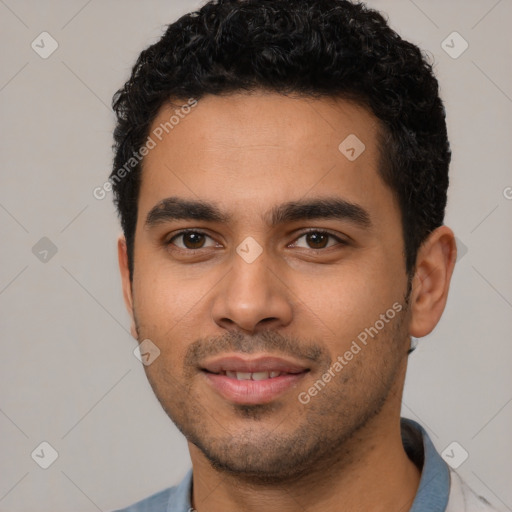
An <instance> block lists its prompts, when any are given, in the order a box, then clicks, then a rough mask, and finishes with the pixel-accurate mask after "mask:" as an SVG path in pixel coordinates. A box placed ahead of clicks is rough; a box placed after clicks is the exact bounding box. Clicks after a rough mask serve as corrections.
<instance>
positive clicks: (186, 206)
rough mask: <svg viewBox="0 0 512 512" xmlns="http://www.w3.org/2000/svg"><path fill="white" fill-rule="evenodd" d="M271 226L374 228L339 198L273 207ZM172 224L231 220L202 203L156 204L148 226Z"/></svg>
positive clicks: (268, 220)
mask: <svg viewBox="0 0 512 512" xmlns="http://www.w3.org/2000/svg"><path fill="white" fill-rule="evenodd" d="M263 218H264V220H265V221H266V223H267V224H268V225H270V226H277V225H279V224H285V223H287V222H293V221H298V220H311V219H337V220H344V221H349V222H351V223H353V224H355V225H356V226H358V227H361V228H365V229H369V228H371V227H372V222H371V218H370V214H369V213H368V211H367V210H365V209H364V208H363V207H362V206H360V205H358V204H355V203H352V202H350V201H347V200H345V199H341V198H339V197H326V198H317V199H315V198H313V199H309V200H298V201H289V202H287V203H283V204H280V205H277V206H274V207H273V208H272V209H271V210H270V212H268V213H267V214H265V215H264V217H263ZM173 220H200V221H204V222H219V223H223V224H227V223H229V222H230V221H231V220H232V216H231V215H230V214H228V213H225V212H222V211H221V210H220V209H219V208H218V206H216V205H215V204H213V203H208V202H206V201H202V200H190V199H182V198H179V197H167V198H165V199H163V200H162V201H160V202H159V203H158V204H156V205H155V206H154V207H153V208H152V209H151V210H150V211H149V213H148V214H147V216H146V222H145V226H146V228H151V227H153V226H156V225H158V224H161V223H164V222H170V221H173Z"/></svg>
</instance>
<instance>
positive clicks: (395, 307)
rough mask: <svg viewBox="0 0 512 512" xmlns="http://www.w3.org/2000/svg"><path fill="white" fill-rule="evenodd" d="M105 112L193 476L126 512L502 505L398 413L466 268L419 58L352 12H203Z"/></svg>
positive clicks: (434, 94) (149, 359) (437, 113)
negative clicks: (456, 274) (410, 371)
mask: <svg viewBox="0 0 512 512" xmlns="http://www.w3.org/2000/svg"><path fill="white" fill-rule="evenodd" d="M114 108H115V111H116V114H117V118H118V122H117V127H116V130H115V150H116V155H115V161H114V169H113V171H112V174H111V177H110V181H111V182H112V185H113V189H114V194H115V201H116V205H117V208H118V211H119V215H120V218H121V223H122V227H123V233H124V235H123V236H121V237H120V238H119V241H118V249H119V264H120V268H121V274H122V282H123V291H124V298H125V302H126V305H127V308H128V311H129V313H130V315H131V317H132V320H133V321H132V326H131V330H132V334H133V336H134V337H135V338H136V339H137V340H138V341H139V343H140V348H141V353H143V361H144V364H145V371H146V374H147V377H148V379H149V382H150V383H151V386H152V388H153V390H154V392H155V394H156V396H157V398H158V400H159V401H160V403H161V404H162V407H163V408H164V410H165V411H166V413H167V414H168V415H169V417H170V418H171V419H172V420H173V421H174V423H175V424H176V425H177V426H178V428H179V429H180V431H181V432H182V433H183V434H184V435H185V436H186V438H187V440H188V445H189V449H190V456H191V460H192V466H193V467H192V469H191V470H190V471H189V473H188V474H187V476H186V478H185V479H184V480H183V482H182V483H181V484H180V485H179V486H177V487H172V488H169V489H166V490H163V491H161V492H159V493H158V494H156V495H154V496H151V497H149V498H146V499H144V500H142V501H141V502H139V503H137V504H135V505H133V506H131V507H128V508H126V509H124V510H125V511H143V510H144V511H150V510H151V511H157V510H162V511H163V510H166V511H175V512H178V511H179V512H181V511H188V510H191V509H194V510H197V511H199V512H203V511H208V512H217V511H222V512H230V511H240V510H243V511H244V512H249V511H256V510H258V511H260V510H265V511H274V510H275V511H277V510H279V511H280V512H283V511H302V510H323V511H325V512H329V511H340V510H346V511H367V510H371V511H374V512H377V511H396V512H398V511H407V510H410V511H413V512H420V511H428V512H437V511H453V512H455V511H456V512H461V511H476V510H492V509H491V507H490V506H489V504H488V503H487V502H486V501H485V500H484V499H483V498H479V497H477V496H476V495H475V494H474V493H473V492H472V491H471V490H469V489H468V488H467V486H466V485H465V484H464V483H463V482H462V481H461V480H460V479H459V477H458V476H457V474H456V473H455V472H453V471H452V470H451V469H449V467H448V466H447V465H446V464H445V462H444V461H443V460H442V458H441V457H440V455H439V454H438V453H437V452H436V450H435V448H434V447H433V445H432V443H431V441H430V439H429V437H428V435H427V433H426V432H425V430H424V429H423V428H422V427H421V426H420V425H419V424H417V423H415V422H413V421H411V420H405V419H402V420H401V419H400V405H401V397H402V391H403V385H404V380H405V374H406V367H407V357H408V354H409V352H410V351H411V350H412V348H411V337H416V338H419V337H422V336H425V335H427V334H428V333H430V332H431V331H432V329H434V327H435V325H436V324H437V323H438V321H439V319H440V317H441V315H442V312H443V310H444V307H445V304H446V300H447V295H448V289H449V284H450V279H451V276H452V272H453V268H454V264H455V259H456V245H455V241H454V235H453V232H452V231H451V230H450V229H449V228H448V227H447V226H445V225H443V219H444V210H445V205H446V193H447V187H448V166H449V162H450V149H449V144H448V140H447V134H446V124H445V115H444V108H443V104H442V102H441V100H440V98H439V95H438V85H437V81H436V79H435V77H434V76H433V74H432V69H431V66H430V65H429V64H428V63H427V62H426V61H425V59H424V58H423V56H422V54H421V52H420V50H419V49H418V48H417V47H415V46H414V45H412V44H410V43H408V42H406V41H403V40H402V39H401V38H400V37H399V36H398V35H397V34H396V33H395V32H394V31H392V30H391V29H390V28H389V27H388V26H387V24H386V22H385V20H384V19H383V17H382V16H381V15H380V14H379V13H377V12H375V11H373V10H369V9H367V8H366V7H364V6H363V5H359V4H353V3H350V2H348V1H345V0H320V1H316V0H306V1H304V0H300V1H299V0H291V1H290V0H275V1H265V0H220V1H213V2H209V3H207V4H206V5H205V6H204V7H202V8H201V9H200V11H198V12H195V13H191V14H188V15H186V16H183V17H182V18H181V19H180V20H178V21H177V22H176V23H174V24H172V25H170V26H169V28H168V30H167V32H166V33H165V34H164V36H163V37H162V38H161V40H160V41H158V42H157V43H156V44H154V45H153V46H151V47H149V48H148V49H146V50H145V51H143V52H142V53H141V55H140V57H139V59H138V61H137V63H136V65H135V67H134V69H133V71H132V75H131V78H130V80H129V81H128V82H127V83H126V84H125V86H124V87H123V88H122V89H121V90H120V91H119V92H118V93H117V95H116V97H115V99H114ZM148 428H149V427H148Z"/></svg>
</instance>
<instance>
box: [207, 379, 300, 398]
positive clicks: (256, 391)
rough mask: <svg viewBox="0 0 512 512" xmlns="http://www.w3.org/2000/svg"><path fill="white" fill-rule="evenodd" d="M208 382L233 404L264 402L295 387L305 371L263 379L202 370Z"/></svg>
mask: <svg viewBox="0 0 512 512" xmlns="http://www.w3.org/2000/svg"><path fill="white" fill-rule="evenodd" d="M203 373H204V375H205V376H206V378H207V380H208V382H209V383H210V384H211V385H212V386H213V388H214V389H215V390H216V391H217V392H218V393H219V394H220V395H221V396H222V397H224V398H225V399H226V400H229V401H230V402H233V403H235V404H246V405H251V404H265V403H269V402H271V401H272V400H274V399H276V398H277V397H278V396H279V395H281V394H282V393H284V392H285V391H287V390H288V389H290V388H292V387H295V386H296V385H297V384H298V383H299V382H300V380H301V379H302V378H303V377H304V375H306V372H302V373H294V374H291V373H289V374H286V375H279V377H273V378H272V379H270V378H269V379H264V380H238V379H234V378H231V377H228V376H226V375H219V374H216V373H208V372H203Z"/></svg>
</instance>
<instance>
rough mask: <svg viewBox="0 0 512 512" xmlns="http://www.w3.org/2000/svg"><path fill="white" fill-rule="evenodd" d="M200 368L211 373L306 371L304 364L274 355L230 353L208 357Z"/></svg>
mask: <svg viewBox="0 0 512 512" xmlns="http://www.w3.org/2000/svg"><path fill="white" fill-rule="evenodd" d="M201 369H203V370H207V371H209V372H211V373H222V372H225V371H230V372H247V373H256V372H271V371H274V372H281V373H302V372H304V371H308V370H309V368H307V367H306V366H304V365H301V364H300V363H297V362H295V361H292V360H290V359H284V358H282V357H275V356H256V357H251V358H248V357H242V356H240V355H230V356H222V357H215V358H212V359H208V360H207V361H205V362H204V363H203V364H202V365H201Z"/></svg>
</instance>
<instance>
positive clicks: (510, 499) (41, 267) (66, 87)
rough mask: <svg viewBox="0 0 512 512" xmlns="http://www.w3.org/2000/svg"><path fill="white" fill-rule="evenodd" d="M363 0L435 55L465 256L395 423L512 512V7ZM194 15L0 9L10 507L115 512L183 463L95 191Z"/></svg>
mask: <svg viewBox="0 0 512 512" xmlns="http://www.w3.org/2000/svg"><path fill="white" fill-rule="evenodd" d="M369 3H370V5H372V6H374V7H376V8H378V9H380V10H383V11H385V12H386V13H387V14H388V15H389V18H390V20H391V25H392V26H393V27H394V28H395V29H396V30H398V31H399V33H400V34H401V35H403V36H404V37H406V38H408V39H410V40H411V41H413V42H415V43H417V44H419V45H420V46H421V47H422V48H424V49H425V50H427V51H428V52H429V53H430V54H431V55H432V57H433V58H434V59H435V62H436V64H435V69H436V72H437V74H438V77H439V79H440V83H441V86H442V96H443V98H444V100H445V102H446V106H447V112H448V124H449V133H450V139H451V144H452V148H453V153H454V156H453V165H452V168H451V189H450V193H449V205H448V210H447V217H446V224H447V225H449V226H450V227H452V228H453V229H454V231H455V232H456V235H457V237H458V239H459V250H460V251H461V254H460V258H459V261H458V264H457V266H456V269H455V273H454V276H453V281H452V287H451V290H450V296H449V300H448V305H447V309H446V312H445V315H444V316H443V319H442V320H441V322H440V324H439V325H438V327H437V328H436V330H435V331H434V332H433V333H432V334H431V335H430V336H428V337H426V338H423V339H421V340H420V342H419V347H418V349H417V351H416V352H415V353H414V354H413V355H412V356H411V359H410V367H409V373H408V377H407V382H406V391H405V396H404V404H403V414H404V415H405V416H408V417H411V418H413V419H416V420H418V421H419V422H421V423H422V424H423V425H424V426H425V427H426V428H427V430H428V432H429V433H430V435H431V436H432V439H433V441H434V443H435V445H436V446H437V448H438V449H439V450H440V451H443V450H444V449H445V448H446V447H447V446H448V445H449V444H450V443H452V442H453V441H457V442H458V443H459V444H460V446H461V447H463V449H465V450H466V451H467V452H468V453H469V457H468V459H467V460H466V461H465V462H464V463H463V464H462V465H461V466H460V467H459V472H460V474H461V475H462V476H463V478H464V479H466V480H467V482H468V483H469V484H470V485H471V486H472V487H473V488H475V489H476V490H477V491H478V492H480V493H482V494H484V495H485V496H486V497H487V498H488V499H489V500H490V501H491V502H492V503H494V504H495V505H496V507H497V508H498V509H499V510H502V511H505V510H512V489H511V486H510V481H511V462H510V461H511V460H512V443H511V436H510V432H512V404H511V401H512V386H511V384H512V372H511V371H510V361H511V355H512V344H511V343H510V341H511V335H510V332H511V327H512V314H511V313H512V272H511V266H510V261H511V255H512V237H511V236H510V234H511V233H512V200H511V199H510V198H511V197H512V188H507V187H512V174H511V172H510V169H511V161H512V151H511V146H512V144H511V142H510V140H511V132H512V130H511V118H512V98H511V97H512V85H511V80H510V78H511V72H510V70H511V67H510V62H511V61H512V58H511V57H512V55H511V51H512V37H511V31H510V21H511V20H512V3H511V2H510V0H501V1H496V0H481V1H480V0H479V1H477V0H473V1H467V0H466V1H450V2H446V1H440V0H438V1H428V2H427V1H426V0H415V1H412V0H393V1H385V2H384V1H376V0H375V1H371V2H369ZM199 5H200V4H199V2H196V1H162V0H158V1H157V0H153V1H146V2H138V1H134V0H131V1H119V0H116V1H115V0H107V1H99V0H90V1H85V0H76V1H69V0H68V1H64V0H62V1H56V0H55V1H36V0H33V1H28V0H25V1H23V0H17V1H16V0H0V34H1V36H0V37H1V39H2V41H1V55H2V66H1V68H0V112H1V119H2V136H1V138H0V155H1V158H0V162H1V168H2V171H1V172H2V186H1V188H0V226H1V230H2V241H1V244H0V247H1V266H0V308H1V309H0V311H1V324H0V326H1V333H2V336H1V339H2V351H1V355H2V357H1V358H0V379H1V388H0V389H1V395H0V448H1V455H0V475H1V476H0V510H1V511H9V512H18V511H30V512H50V511H51V512H64V511H69V510H73V511H75V512H81V511H84V512H85V511H95V510H104V511H106V510H109V509H112V508H114V507H119V506H121V505H126V504H128V503H131V502H133V501H135V500H137V499H139V498H142V497H144V496H147V495H148V494H150V493H153V492H155V491H157V490H159V489H161V488H163V487H166V486H168V485H170V484H173V483H175V482H177V481H179V480H180V479H181V478H182V476H183V475H184V474H185V472H186V470H187V469H188V467H189V464H190V459H189V457H188V451H187V446H186V443H185V441H184V439H183V438H182V437H181V435H180V434H179V433H178V432H177V430H176V428H175V427H174V425H173V424H172V423H171V421H170V420H169V419H168V418H167V417H166V416H165V414H164V413H163V411H162V410H161V409H160V406H159V404H158V403H157V401H156V399H155V398H154V396H153V394H152V391H151V389H150V387H149V385H148V384H147V382H146V379H145V376H144V372H143V369H142V365H141V364H140V362H139V361H138V360H137V359H136V358H135V357H134V355H133V350H134V348H135V347H136V342H135V340H133V339H132V338H131V336H130V334H129V332H128V328H129V321H128V315H127V313H126V312H125V309H124V304H123V302H122V295H121V286H120V278H119V275H118V269H117V259H116V243H115V242H116V237H117V235H118V233H119V232H120V228H119V225H118V223H117V219H116V215H115V212H114V208H113V206H112V203H111V196H110V195H108V197H107V198H106V199H104V200H103V201H100V200H96V199H95V198H94V197H93V195H92V191H93V189H94V188H95V187H97V186H101V185H102V184H103V183H104V181H105V179H106V178H107V176H108V173H109V171H110V163H111V158H112V153H111V143H112V138H111V131H112V127H113V121H114V118H113V114H112V112H111V109H110V107H109V105H110V100H111V97H112V94H113V93H114V91H115V90H116V89H117V88H118V87H119V86H121V84H122V83H123V82H124V80H125V79H126V78H127V76H128V71H129V68H130V67H131V65H132V64H133V63H134V61H135V59H136V57H137V55H138V54H139V52H140V51H141V50H142V49H143V48H144V47H146V46H147V45H149V44H150V43H152V42H154V41H156V40H157V39H158V38H159V36H160V35H161V34H162V30H163V28H164V26H165V25H166V24H167V23H170V22H171V21H174V20H175V19H176V18H177V17H178V16H179V15H181V14H184V13H185V12H187V11H189V10H193V9H195V8H196V7H197V6H199ZM43 31H47V32H49V33H50V34H51V36H52V37H53V38H54V39H55V40H56V41H57V42H58V45H59V46H58V49H57V50H56V51H55V52H54V53H53V54H52V55H51V56H49V57H48V58H46V59H43V58H41V57H40V56H39V54H37V53H36V52H35V51H34V50H33V49H32V47H31V43H32V41H34V40H35V41H36V43H37V42H38V41H39V45H40V46H42V43H41V42H40V38H39V37H38V36H39V34H41V32H43ZM453 31H457V32H459V33H460V34H461V35H462V37H463V38H464V39H465V40H466V41H467V42H468V44H469V48H468V49H467V50H466V51H465V52H464V53H463V54H462V55H460V56H459V57H458V58H453V57H452V56H450V55H448V54H447V53H446V52H445V50H444V49H443V48H442V46H441V44H442V42H443V41H444V40H445V39H446V38H447V36H449V34H451V33H452V32H453ZM45 41H46V42H45V43H44V47H45V49H46V50H47V49H48V48H49V47H50V43H49V40H48V39H46V40H45ZM452 41H453V42H452ZM446 44H449V45H450V46H452V47H453V48H451V50H450V51H451V52H452V54H453V53H454V52H456V51H458V50H460V49H461V48H462V46H461V45H462V44H463V42H462V41H461V40H460V39H453V37H452V38H451V39H450V38H449V39H448V40H447V43H445V45H446ZM507 196H508V198H509V199H507ZM43 237H47V238H48V239H49V240H51V242H52V244H54V246H55V247H56V249H57V252H56V253H55V254H52V251H51V247H50V246H49V245H48V244H49V243H48V241H47V240H43V241H42V242H40V239H41V238H43ZM38 243H39V245H37V244H38ZM34 246H36V248H35V249H33V247H34ZM44 250H49V252H48V253H44ZM465 251H467V252H465ZM34 253H35V254H34ZM41 258H42V259H43V261H41ZM44 258H46V261H45V260H44ZM42 441H47V442H49V443H50V444H51V445H52V446H53V447H54V449H55V450H56V451H57V452H58V458H57V460H56V461H55V462H54V463H53V464H52V465H51V466H50V467H49V468H48V469H42V468H41V467H39V466H38V465H37V464H36V462H35V461H34V460H33V459H32V458H31V453H32V452H33V450H34V449H36V447H38V446H39V444H40V443H41V442H42ZM460 450H461V449H460V448H458V447H456V449H455V451H454V452H453V453H454V454H455V456H456V457H460V456H461V453H463V452H461V451H460ZM36 453H40V451H39V452H37V451H36ZM48 453H49V452H48V450H47V451H46V453H45V455H44V457H48ZM40 454H41V453H40ZM44 457H41V458H40V460H42V458H44Z"/></svg>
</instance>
